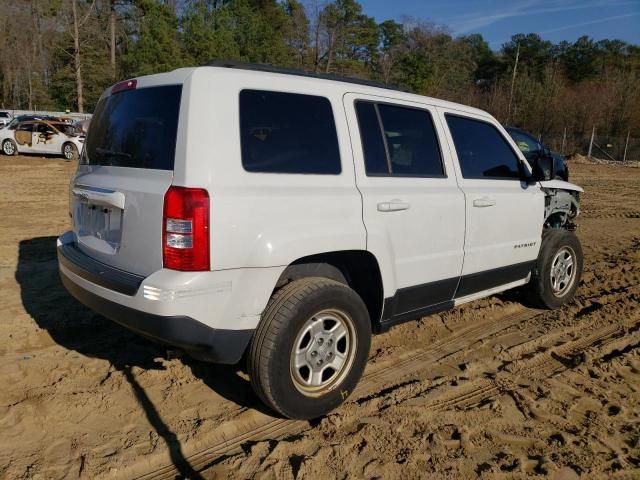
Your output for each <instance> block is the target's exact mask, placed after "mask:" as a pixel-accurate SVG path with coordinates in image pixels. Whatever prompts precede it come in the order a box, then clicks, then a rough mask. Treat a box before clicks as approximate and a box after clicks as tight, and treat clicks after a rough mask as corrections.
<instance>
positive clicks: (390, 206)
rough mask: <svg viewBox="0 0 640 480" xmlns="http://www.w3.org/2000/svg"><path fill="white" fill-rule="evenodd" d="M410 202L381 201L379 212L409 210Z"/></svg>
mask: <svg viewBox="0 0 640 480" xmlns="http://www.w3.org/2000/svg"><path fill="white" fill-rule="evenodd" d="M409 206H410V205H409V204H408V203H406V202H402V201H400V200H396V199H394V200H391V201H390V202H380V203H379V204H378V211H379V212H399V211H400V210H408V209H409Z"/></svg>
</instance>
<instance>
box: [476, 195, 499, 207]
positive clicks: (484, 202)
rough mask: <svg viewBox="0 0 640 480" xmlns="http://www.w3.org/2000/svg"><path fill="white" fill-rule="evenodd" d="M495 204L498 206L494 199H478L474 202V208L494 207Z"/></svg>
mask: <svg viewBox="0 0 640 480" xmlns="http://www.w3.org/2000/svg"><path fill="white" fill-rule="evenodd" d="M495 204H496V201H495V200H493V199H492V198H487V197H482V198H476V199H475V200H474V201H473V206H474V207H493V206H494V205H495Z"/></svg>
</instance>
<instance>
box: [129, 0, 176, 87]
mask: <svg viewBox="0 0 640 480" xmlns="http://www.w3.org/2000/svg"><path fill="white" fill-rule="evenodd" d="M133 3H134V5H135V8H136V11H135V13H134V16H133V21H134V23H135V24H136V25H137V27H138V28H137V31H135V32H134V33H133V34H132V35H131V37H132V38H131V45H130V46H129V48H128V50H127V52H126V53H125V55H124V56H123V58H122V63H123V66H124V70H125V72H127V73H128V74H129V75H128V76H139V75H148V74H151V73H158V72H166V71H167V70H173V69H174V68H177V67H180V66H182V65H183V64H184V60H183V57H182V48H181V44H180V35H179V32H178V18H177V17H176V14H175V12H174V11H172V10H171V8H170V7H169V6H168V5H167V4H164V3H160V2H158V1H156V0H135V1H134V2H133Z"/></svg>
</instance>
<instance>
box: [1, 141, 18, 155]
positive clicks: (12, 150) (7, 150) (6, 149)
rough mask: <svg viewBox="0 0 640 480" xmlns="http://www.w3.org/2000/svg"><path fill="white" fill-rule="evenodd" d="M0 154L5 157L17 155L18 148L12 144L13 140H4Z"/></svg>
mask: <svg viewBox="0 0 640 480" xmlns="http://www.w3.org/2000/svg"><path fill="white" fill-rule="evenodd" d="M2 152H3V153H4V154H5V155H9V156H11V155H17V154H18V147H16V144H15V143H14V141H13V140H11V139H6V140H5V141H4V142H2Z"/></svg>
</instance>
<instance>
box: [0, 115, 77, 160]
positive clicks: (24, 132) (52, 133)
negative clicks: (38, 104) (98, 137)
mask: <svg viewBox="0 0 640 480" xmlns="http://www.w3.org/2000/svg"><path fill="white" fill-rule="evenodd" d="M84 138H85V133H84V131H83V130H82V129H81V128H78V127H77V126H76V125H74V124H71V123H68V122H65V121H64V120H62V119H56V118H48V119H42V120H40V119H29V120H24V121H18V122H11V123H10V124H9V125H8V126H7V127H6V128H3V129H1V130H0V148H2V152H3V153H4V154H5V155H17V154H19V153H39V154H50V155H62V156H63V157H64V158H65V159H66V160H75V159H77V158H78V156H79V153H80V152H81V151H82V146H83V145H84Z"/></svg>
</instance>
